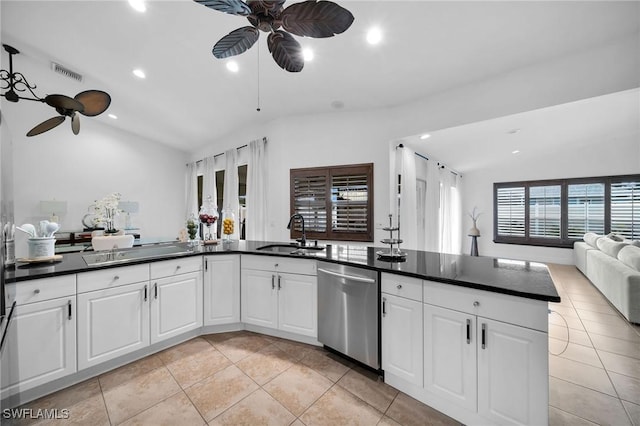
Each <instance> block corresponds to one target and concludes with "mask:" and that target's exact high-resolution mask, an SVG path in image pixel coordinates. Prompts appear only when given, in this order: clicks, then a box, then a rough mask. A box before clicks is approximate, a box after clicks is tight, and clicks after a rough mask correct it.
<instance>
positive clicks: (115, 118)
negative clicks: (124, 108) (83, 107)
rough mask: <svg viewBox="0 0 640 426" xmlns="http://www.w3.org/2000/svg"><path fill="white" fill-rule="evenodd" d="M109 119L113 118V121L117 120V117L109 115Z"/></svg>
mask: <svg viewBox="0 0 640 426" xmlns="http://www.w3.org/2000/svg"><path fill="white" fill-rule="evenodd" d="M109 118H113V119H114V120H117V119H118V116H117V115H115V114H109Z"/></svg>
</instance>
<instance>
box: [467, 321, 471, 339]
mask: <svg viewBox="0 0 640 426" xmlns="http://www.w3.org/2000/svg"><path fill="white" fill-rule="evenodd" d="M470 343H471V320H470V319H469V318H467V345H468V344H470Z"/></svg>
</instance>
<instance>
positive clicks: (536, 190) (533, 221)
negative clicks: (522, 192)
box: [529, 185, 560, 238]
mask: <svg viewBox="0 0 640 426" xmlns="http://www.w3.org/2000/svg"><path fill="white" fill-rule="evenodd" d="M529 237H538V238H560V185H549V186H531V187H529Z"/></svg>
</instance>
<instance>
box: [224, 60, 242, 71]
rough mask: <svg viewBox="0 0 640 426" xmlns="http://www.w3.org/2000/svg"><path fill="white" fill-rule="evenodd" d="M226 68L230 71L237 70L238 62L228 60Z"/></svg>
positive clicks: (238, 68)
mask: <svg viewBox="0 0 640 426" xmlns="http://www.w3.org/2000/svg"><path fill="white" fill-rule="evenodd" d="M227 69H228V70H229V71H231V72H238V70H240V67H239V66H238V63H237V62H236V61H229V62H227Z"/></svg>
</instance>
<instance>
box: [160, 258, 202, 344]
mask: <svg viewBox="0 0 640 426" xmlns="http://www.w3.org/2000/svg"><path fill="white" fill-rule="evenodd" d="M149 266H150V275H151V279H152V281H151V287H150V290H151V294H150V296H149V299H150V317H151V343H152V344H153V343H157V342H160V341H162V340H165V339H168V338H170V337H174V336H177V335H179V334H182V333H185V332H187V331H191V330H195V329H197V328H200V327H202V312H203V299H202V292H203V288H202V258H201V257H196V258H185V259H176V260H167V261H163V262H155V263H152V264H150V265H149Z"/></svg>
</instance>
